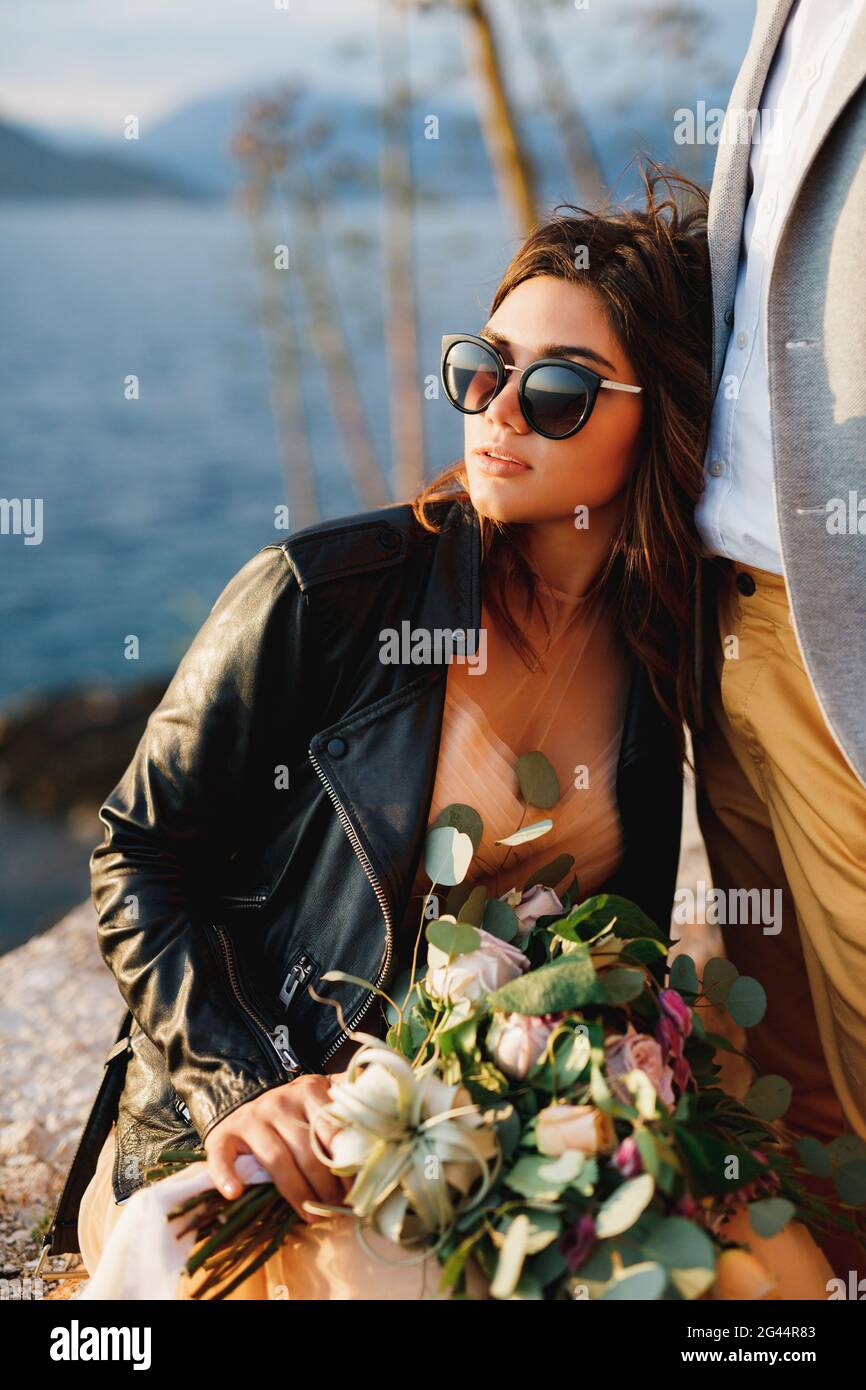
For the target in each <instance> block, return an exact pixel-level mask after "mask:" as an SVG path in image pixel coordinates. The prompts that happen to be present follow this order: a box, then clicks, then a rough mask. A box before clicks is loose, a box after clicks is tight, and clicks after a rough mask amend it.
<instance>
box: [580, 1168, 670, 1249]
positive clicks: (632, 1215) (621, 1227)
mask: <svg viewBox="0 0 866 1390" xmlns="http://www.w3.org/2000/svg"><path fill="white" fill-rule="evenodd" d="M655 1186H656V1185H655V1180H654V1179H653V1177H652V1175H651V1174H650V1173H641V1174H640V1176H639V1177H637V1178H629V1179H628V1181H627V1182H624V1183H623V1184H622V1185H621V1186H620V1187H618V1188H617V1189H616V1191H615V1192H612V1193H611V1195H610V1196H609V1197H608V1198H606V1200H605V1201H604V1202H602V1204H601V1206H600V1207H599V1209H598V1215H597V1217H596V1221H595V1233H596V1235H597V1236H598V1239H599V1240H606V1239H607V1238H608V1237H609V1236H618V1235H620V1234H621V1233H622V1232H623V1231H627V1230H629V1229H630V1227H632V1226H633V1225H634V1223H635V1222H636V1221H637V1219H638V1217H639V1216H641V1215H642V1213H643V1212H644V1211H645V1210H646V1208H647V1207H648V1206H649V1204H650V1202H651V1201H652V1199H653V1193H654V1192H655Z"/></svg>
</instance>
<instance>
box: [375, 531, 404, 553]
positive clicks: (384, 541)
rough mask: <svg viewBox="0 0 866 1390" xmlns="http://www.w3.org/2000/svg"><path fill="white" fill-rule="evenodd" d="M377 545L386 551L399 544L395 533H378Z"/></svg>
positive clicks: (398, 538)
mask: <svg viewBox="0 0 866 1390" xmlns="http://www.w3.org/2000/svg"><path fill="white" fill-rule="evenodd" d="M379 544H380V545H384V547H385V549H386V550H393V549H394V546H395V545H399V544H400V537H399V536H398V535H397V532H396V531H380V532H379Z"/></svg>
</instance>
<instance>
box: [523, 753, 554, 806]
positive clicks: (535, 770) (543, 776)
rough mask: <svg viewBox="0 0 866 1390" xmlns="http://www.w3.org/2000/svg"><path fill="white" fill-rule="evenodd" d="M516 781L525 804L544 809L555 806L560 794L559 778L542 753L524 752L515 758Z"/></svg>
mask: <svg viewBox="0 0 866 1390" xmlns="http://www.w3.org/2000/svg"><path fill="white" fill-rule="evenodd" d="M515 770H516V772H517V781H518V783H519V785H520V795H521V796H522V797H523V800H524V801H525V802H526V804H527V806H538V807H540V808H541V809H542V810H544V811H546V810H548V809H549V808H550V807H551V806H555V805H556V803H557V801H558V800H559V798H560V796H561V792H560V790H559V779H558V777H557V775H556V773H555V772H554V770H553V767H552V765H551V764H550V763H549V762H548V760H547V758H545V756H544V754H543V753H539V752H534V753H524V754H523V756H522V757H521V758H518V759H517V767H516V769H515Z"/></svg>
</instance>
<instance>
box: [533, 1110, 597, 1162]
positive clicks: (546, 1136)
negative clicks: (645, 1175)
mask: <svg viewBox="0 0 866 1390" xmlns="http://www.w3.org/2000/svg"><path fill="white" fill-rule="evenodd" d="M535 1142H536V1144H537V1146H538V1152H539V1153H543V1154H549V1155H550V1157H551V1158H559V1156H560V1155H561V1154H564V1153H565V1152H566V1150H568V1149H579V1150H580V1152H581V1153H585V1154H597V1153H611V1152H612V1151H613V1149H615V1148H616V1131H615V1130H614V1127H613V1121H612V1120H611V1118H610V1116H609V1115H605V1113H604V1111H603V1110H597V1109H596V1108H595V1106H594V1105H548V1106H547V1108H546V1109H545V1110H541V1111H540V1112H539V1114H538V1117H537V1119H536V1121H535Z"/></svg>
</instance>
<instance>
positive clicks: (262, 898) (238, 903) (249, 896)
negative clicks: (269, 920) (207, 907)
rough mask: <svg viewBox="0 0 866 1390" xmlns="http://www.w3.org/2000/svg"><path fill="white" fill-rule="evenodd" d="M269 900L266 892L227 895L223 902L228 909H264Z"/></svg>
mask: <svg viewBox="0 0 866 1390" xmlns="http://www.w3.org/2000/svg"><path fill="white" fill-rule="evenodd" d="M267 900H268V895H267V893H266V892H264V891H262V892H261V893H226V894H225V895H224V897H223V900H222V901H223V902H224V903H225V905H226V907H229V906H231V907H262V906H263V905H264V904H265V903H266V902H267Z"/></svg>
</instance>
